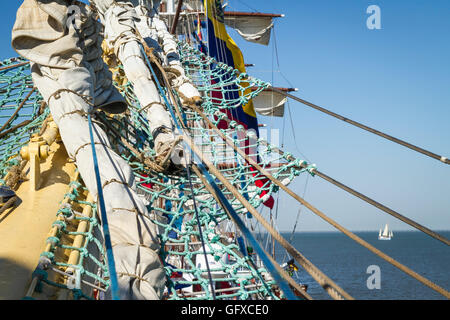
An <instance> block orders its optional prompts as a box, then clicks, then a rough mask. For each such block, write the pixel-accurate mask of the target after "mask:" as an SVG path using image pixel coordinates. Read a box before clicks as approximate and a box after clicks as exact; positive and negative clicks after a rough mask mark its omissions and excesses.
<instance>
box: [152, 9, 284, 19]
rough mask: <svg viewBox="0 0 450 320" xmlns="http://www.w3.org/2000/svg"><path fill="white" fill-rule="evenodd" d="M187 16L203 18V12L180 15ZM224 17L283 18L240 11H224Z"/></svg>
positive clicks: (269, 14) (273, 14)
mask: <svg viewBox="0 0 450 320" xmlns="http://www.w3.org/2000/svg"><path fill="white" fill-rule="evenodd" d="M160 14H161V15H171V14H170V13H167V12H161V13H160ZM187 14H195V15H200V16H202V17H204V16H205V13H204V12H201V11H189V10H187V13H181V15H187ZM224 15H225V17H261V18H283V17H284V14H277V13H262V12H240V11H224Z"/></svg>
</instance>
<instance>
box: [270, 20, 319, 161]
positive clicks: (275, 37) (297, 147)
mask: <svg viewBox="0 0 450 320" xmlns="http://www.w3.org/2000/svg"><path fill="white" fill-rule="evenodd" d="M272 31H273V43H274V49H275V57H276V60H277V66H278V72H279V73H280V75H281V76H282V77H283V79H284V80H285V81H286V82H287V83H288V84H289V86H290V87H294V85H293V84H292V83H291V82H290V81H289V79H288V78H287V77H286V76H285V75H284V74H283V73H282V72H281V65H280V57H279V55H278V41H277V35H276V32H275V25H274V27H273V28H272ZM287 107H288V112H289V120H290V123H291V130H292V135H293V136H294V145H295V148H296V149H297V151H298V152H299V153H300V155H301V156H302V157H303V158H304V159H306V160H308V158H307V157H306V156H305V155H304V154H303V153H302V152H301V151H300V148H299V146H298V144H297V137H296V135H295V129H294V123H293V121H292V119H293V117H292V113H291V104H290V101H289V100H288V101H287ZM284 118H285V117H283V120H284ZM308 162H311V161H310V160H308Z"/></svg>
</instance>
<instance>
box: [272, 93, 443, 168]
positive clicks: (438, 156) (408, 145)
mask: <svg viewBox="0 0 450 320" xmlns="http://www.w3.org/2000/svg"><path fill="white" fill-rule="evenodd" d="M270 89H271V90H273V91H275V92H277V93H279V94H282V95H284V96H286V97H288V98H291V99H293V100H295V101H298V102H300V103H302V104H304V105H307V106H308V107H311V108H313V109H316V110H318V111H321V112H323V113H326V114H328V115H330V116H332V117H335V118H337V119H339V120H342V121H344V122H347V123H349V124H351V125H354V126H356V127H358V128H360V129H363V130H366V131H368V132H370V133H373V134H376V135H378V136H380V137H383V138H385V139H387V140H390V141H392V142H395V143H397V144H400V145H402V146H404V147H407V148H409V149H411V150H414V151H416V152H419V153H422V154H424V155H426V156H428V157H431V158H433V159H436V160H439V161H441V162H443V163H445V164H450V159H448V158H447V157H444V156H440V155H437V154H436V153H433V152H431V151H428V150H425V149H423V148H420V147H418V146H415V145H413V144H411V143H408V142H406V141H403V140H400V139H398V138H395V137H393V136H391V135H388V134H386V133H384V132H381V131H378V130H376V129H373V128H370V127H368V126H366V125H364V124H362V123H359V122H356V121H353V120H351V119H348V118H346V117H344V116H341V115H339V114H337V113H334V112H332V111H330V110H327V109H325V108H322V107H320V106H318V105H315V104H313V103H311V102H309V101H306V100H303V99H301V98H299V97H296V96H294V95H292V94H290V93H288V92H284V91H282V90H280V89H277V88H274V87H270Z"/></svg>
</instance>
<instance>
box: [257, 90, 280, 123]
mask: <svg viewBox="0 0 450 320" xmlns="http://www.w3.org/2000/svg"><path fill="white" fill-rule="evenodd" d="M252 100H253V106H254V108H255V111H256V112H257V113H258V114H260V115H262V116H272V117H283V116H284V105H285V104H286V101H287V98H286V97H285V96H284V95H282V94H280V93H278V92H274V91H262V92H261V93H260V94H258V95H257V96H256V97H254V98H253V99H252Z"/></svg>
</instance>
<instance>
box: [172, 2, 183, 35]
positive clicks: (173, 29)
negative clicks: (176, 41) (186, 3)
mask: <svg viewBox="0 0 450 320" xmlns="http://www.w3.org/2000/svg"><path fill="white" fill-rule="evenodd" d="M182 6H183V0H178V6H177V11H176V12H175V17H174V19H173V24H172V28H171V29H170V33H171V34H175V31H176V30H177V25H178V19H179V18H180V12H181V7H182Z"/></svg>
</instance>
